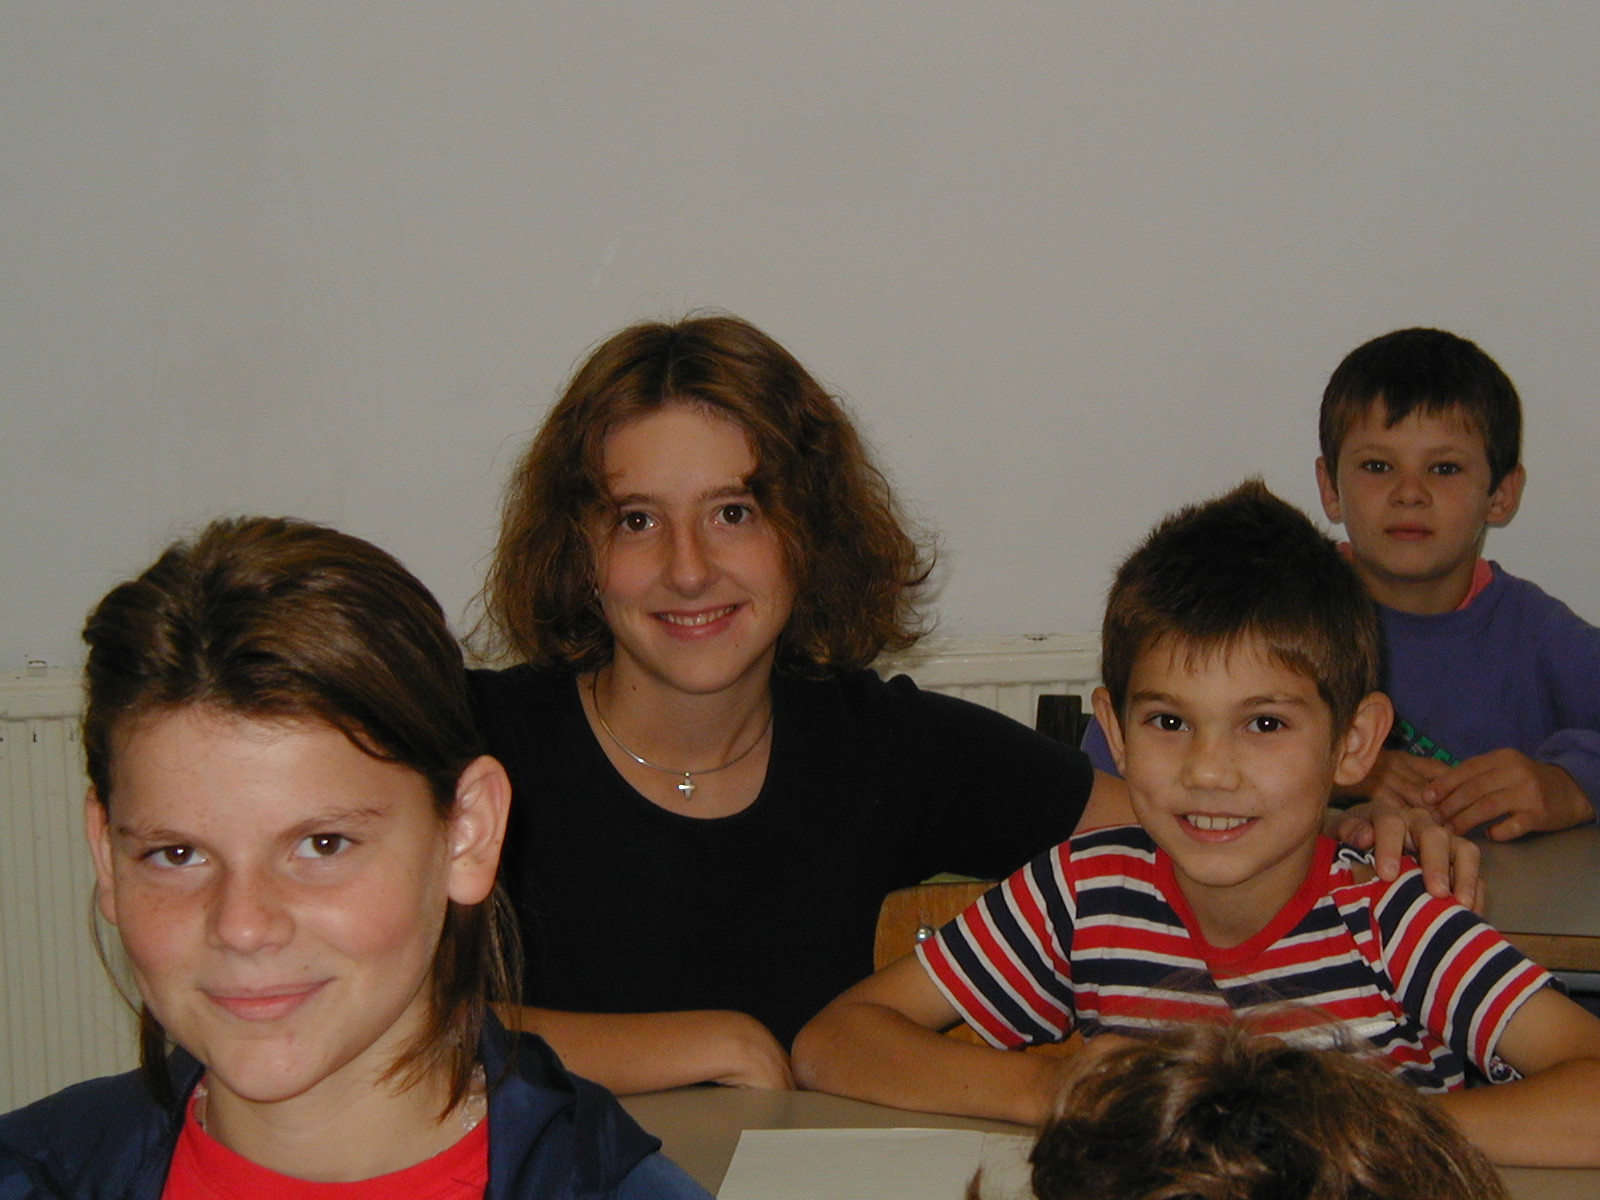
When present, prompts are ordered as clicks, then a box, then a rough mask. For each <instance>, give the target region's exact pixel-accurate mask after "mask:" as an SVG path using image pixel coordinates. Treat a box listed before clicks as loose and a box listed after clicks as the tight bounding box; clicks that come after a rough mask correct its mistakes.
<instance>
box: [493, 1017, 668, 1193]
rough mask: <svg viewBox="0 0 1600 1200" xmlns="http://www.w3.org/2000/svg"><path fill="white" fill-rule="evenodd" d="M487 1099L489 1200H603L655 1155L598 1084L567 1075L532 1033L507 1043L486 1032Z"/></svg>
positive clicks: (656, 1144)
mask: <svg viewBox="0 0 1600 1200" xmlns="http://www.w3.org/2000/svg"><path fill="white" fill-rule="evenodd" d="M483 1060H484V1070H485V1071H486V1073H487V1074H488V1076H489V1079H490V1081H491V1091H490V1097H489V1122H490V1131H491V1135H492V1136H491V1140H490V1147H491V1149H490V1163H489V1175H490V1187H489V1191H488V1193H487V1195H488V1197H489V1200H502V1198H503V1200H509V1198H511V1197H521V1196H545V1195H561V1194H566V1191H567V1190H573V1191H576V1192H577V1193H579V1194H589V1193H590V1192H593V1193H598V1194H602V1195H604V1194H609V1193H610V1192H611V1191H612V1190H613V1189H616V1188H617V1187H618V1185H620V1184H621V1183H622V1182H623V1180H625V1179H626V1178H627V1177H628V1176H629V1174H630V1173H631V1172H632V1171H633V1170H634V1169H635V1168H636V1167H638V1166H639V1165H640V1164H641V1163H643V1162H645V1161H646V1160H647V1159H648V1158H650V1157H651V1156H652V1155H655V1154H657V1152H658V1151H659V1150H660V1149H661V1142H660V1140H659V1139H657V1138H655V1137H652V1136H651V1135H650V1134H648V1133H646V1132H645V1131H644V1130H643V1129H641V1128H640V1127H639V1125H638V1123H637V1122H635V1121H634V1119H633V1118H632V1117H630V1116H629V1115H628V1114H627V1113H626V1112H625V1111H624V1110H623V1108H622V1106H621V1105H620V1104H619V1103H618V1102H617V1099H616V1097H615V1096H613V1095H612V1094H611V1093H610V1092H608V1091H606V1090H605V1089H604V1088H602V1087H600V1086H599V1085H598V1084H595V1083H590V1082H589V1081H588V1080H587V1079H582V1078H579V1077H578V1076H576V1075H573V1074H571V1073H570V1072H569V1071H567V1070H566V1068H565V1067H563V1066H562V1065H561V1062H560V1060H559V1059H558V1058H557V1057H556V1055H555V1052H554V1051H553V1050H551V1049H550V1047H549V1046H548V1045H546V1044H545V1042H544V1041H543V1040H542V1039H541V1038H539V1037H537V1036H535V1035H532V1034H520V1035H517V1036H516V1037H515V1038H514V1039H513V1038H512V1037H510V1035H507V1034H506V1033H505V1031H504V1030H503V1029H501V1028H500V1027H499V1025H498V1023H495V1024H493V1025H492V1027H491V1028H489V1029H488V1030H486V1032H485V1036H484V1041H483Z"/></svg>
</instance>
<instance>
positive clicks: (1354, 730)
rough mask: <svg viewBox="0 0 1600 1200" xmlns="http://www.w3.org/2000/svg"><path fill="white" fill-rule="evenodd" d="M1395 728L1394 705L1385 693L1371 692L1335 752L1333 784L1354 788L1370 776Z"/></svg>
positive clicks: (1351, 721)
mask: <svg viewBox="0 0 1600 1200" xmlns="http://www.w3.org/2000/svg"><path fill="white" fill-rule="evenodd" d="M1393 725H1394V705H1393V704H1391V703H1390V702H1389V697H1387V696H1385V695H1384V694H1383V693H1382V692H1368V693H1367V695H1366V696H1364V697H1363V698H1362V700H1361V703H1360V704H1358V705H1356V715H1355V716H1354V717H1352V718H1350V728H1348V729H1346V730H1345V731H1344V736H1343V737H1341V738H1340V739H1339V745H1338V747H1337V748H1336V750H1335V758H1334V764H1333V782H1334V783H1336V784H1338V785H1339V786H1340V787H1353V786H1354V785H1355V784H1358V783H1360V782H1361V781H1362V780H1363V779H1365V778H1366V777H1367V773H1368V772H1369V771H1371V770H1372V764H1373V763H1375V762H1377V761H1378V751H1380V750H1382V749H1383V741H1384V739H1385V738H1387V737H1388V736H1389V729H1390V727H1391V726H1393Z"/></svg>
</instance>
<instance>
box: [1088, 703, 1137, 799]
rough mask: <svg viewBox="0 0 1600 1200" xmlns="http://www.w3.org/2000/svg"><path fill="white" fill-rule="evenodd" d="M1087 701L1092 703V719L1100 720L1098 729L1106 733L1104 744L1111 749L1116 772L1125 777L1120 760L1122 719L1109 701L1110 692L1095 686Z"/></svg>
mask: <svg viewBox="0 0 1600 1200" xmlns="http://www.w3.org/2000/svg"><path fill="white" fill-rule="evenodd" d="M1089 703H1091V704H1092V705H1094V719H1095V720H1096V721H1099V722H1100V731H1101V732H1102V733H1104V734H1105V735H1106V745H1107V746H1108V747H1110V749H1111V759H1112V761H1113V762H1115V763H1116V764H1117V774H1119V775H1122V776H1124V777H1126V775H1127V774H1128V769H1127V767H1125V766H1124V765H1123V761H1122V759H1123V740H1122V720H1121V718H1120V717H1118V716H1117V710H1116V707H1115V706H1114V705H1113V704H1112V703H1111V693H1110V692H1108V691H1106V689H1105V688H1103V687H1097V688H1095V690H1094V694H1093V695H1092V696H1090V697H1089Z"/></svg>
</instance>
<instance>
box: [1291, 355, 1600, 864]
mask: <svg viewBox="0 0 1600 1200" xmlns="http://www.w3.org/2000/svg"><path fill="white" fill-rule="evenodd" d="M1318 431H1319V435H1320V439H1321V445H1322V456H1321V457H1320V458H1318V459H1317V483H1318V486H1319V488H1320V489H1321V493H1322V506H1323V509H1324V510H1325V511H1326V513H1327V515H1328V519H1329V520H1331V521H1338V522H1342V523H1343V524H1344V527H1345V531H1346V533H1347V534H1348V536H1349V538H1350V557H1351V561H1352V562H1353V563H1354V565H1355V568H1356V572H1357V573H1358V574H1359V575H1360V577H1361V580H1362V582H1363V583H1365V584H1366V586H1367V590H1368V592H1369V593H1370V594H1371V595H1372V597H1373V599H1375V600H1376V601H1377V602H1378V615H1379V618H1380V620H1381V622H1382V626H1383V635H1384V654H1385V680H1384V682H1385V690H1386V691H1387V692H1388V693H1389V696H1390V698H1391V699H1392V700H1393V701H1394V706H1395V712H1396V716H1395V723H1394V729H1393V732H1392V733H1391V734H1390V738H1389V742H1388V748H1386V749H1385V750H1384V751H1383V753H1382V754H1380V756H1379V758H1378V761H1377V764H1376V765H1375V766H1374V767H1373V769H1372V772H1371V773H1370V774H1369V775H1368V776H1367V778H1366V779H1365V780H1364V781H1363V782H1362V783H1361V784H1359V785H1357V786H1356V787H1355V788H1353V789H1351V790H1352V791H1354V792H1356V793H1358V794H1361V795H1365V796H1368V797H1371V798H1373V799H1377V798H1380V797H1382V798H1387V799H1391V800H1397V801H1400V802H1403V803H1406V804H1411V805H1417V806H1422V807H1425V808H1428V809H1431V810H1432V812H1433V813H1434V815H1435V817H1436V818H1437V819H1438V820H1439V822H1440V823H1441V824H1445V825H1448V826H1449V827H1450V828H1451V829H1453V830H1455V831H1456V832H1457V833H1466V832H1467V831H1468V830H1471V829H1475V828H1477V827H1479V826H1482V825H1487V826H1488V834H1489V836H1490V837H1492V838H1495V839H1496V840H1500V841H1504V840H1508V839H1510V838H1514V837H1518V836H1520V835H1522V834H1524V833H1529V832H1532V831H1534V830H1546V829H1564V828H1567V827H1568V826H1572V825H1581V824H1585V823H1590V822H1593V821H1594V819H1595V804H1596V801H1597V800H1600V629H1596V628H1595V627H1594V626H1592V625H1589V624H1588V623H1587V622H1585V621H1583V620H1582V619H1581V618H1579V617H1578V616H1577V615H1576V614H1575V613H1573V612H1572V610H1571V609H1569V608H1568V607H1567V606H1566V605H1564V604H1562V603H1561V602H1560V601H1559V600H1556V599H1554V598H1553V597H1551V596H1548V595H1546V594H1545V593H1544V592H1543V591H1541V590H1540V589H1539V588H1538V587H1536V586H1534V585H1533V584H1531V583H1529V582H1527V581H1526V580H1522V579H1517V578H1515V577H1513V576H1511V575H1508V574H1507V573H1506V572H1505V571H1503V570H1501V569H1500V567H1499V566H1498V565H1497V564H1494V563H1490V562H1486V561H1484V560H1483V559H1482V558H1481V557H1480V555H1481V553H1482V550H1483V541H1484V536H1485V534H1486V533H1487V531H1488V529H1489V528H1490V527H1491V526H1501V525H1505V524H1507V523H1508V522H1509V521H1510V520H1511V518H1512V517H1513V516H1514V515H1516V511H1517V505H1518V503H1519V501H1520V500H1521V498H1522V485H1523V480H1524V473H1523V469H1522V465H1521V463H1520V462H1519V455H1520V451H1521V441H1522V411H1521V406H1520V403H1519V401H1518V399H1517V391H1516V388H1515V387H1513V386H1512V383H1511V380H1510V379H1508V378H1507V377H1506V375H1505V372H1503V371H1502V370H1501V369H1500V368H1499V366H1497V365H1496V364H1495V362H1494V360H1493V359H1491V358H1490V357H1489V356H1488V355H1487V354H1485V353H1484V352H1483V351H1482V350H1480V349H1479V348H1478V347H1477V346H1476V345H1475V344H1473V343H1472V342H1469V341H1467V340H1466V339H1465V338H1461V337H1457V336H1456V335H1454V334H1451V333H1446V332H1444V331H1443V330H1438V329H1401V330H1396V331H1395V332H1394V333H1389V334H1385V335H1384V336H1383V337H1379V338H1375V339H1373V340H1372V341H1370V342H1367V343H1366V344H1365V345H1362V346H1358V347H1357V348H1356V349H1355V350H1353V351H1351V352H1350V354H1349V355H1348V356H1346V358H1345V360H1344V361H1343V362H1342V363H1340V364H1339V367H1338V369H1337V370H1335V371H1334V373H1333V377H1332V378H1331V379H1330V380H1329V381H1328V387H1327V390H1326V391H1325V392H1324V393H1323V398H1322V412H1321V418H1320V421H1319V426H1318Z"/></svg>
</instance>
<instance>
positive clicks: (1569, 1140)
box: [1434, 987, 1600, 1167]
mask: <svg viewBox="0 0 1600 1200" xmlns="http://www.w3.org/2000/svg"><path fill="white" fill-rule="evenodd" d="M1496 1051H1497V1053H1498V1054H1499V1055H1500V1057H1502V1058H1504V1059H1505V1060H1506V1062H1508V1063H1510V1064H1511V1065H1512V1066H1514V1067H1516V1068H1517V1070H1518V1071H1520V1072H1521V1073H1522V1075H1523V1076H1524V1077H1523V1078H1522V1079H1520V1080H1517V1081H1516V1082H1514V1083H1502V1084H1494V1085H1491V1086H1487V1087H1476V1088H1471V1089H1468V1090H1466V1091H1459V1092H1449V1093H1446V1094H1445V1095H1442V1096H1436V1097H1434V1099H1435V1100H1436V1101H1437V1102H1438V1104H1439V1106H1440V1107H1441V1108H1443V1109H1444V1110H1445V1111H1446V1112H1448V1113H1449V1114H1450V1116H1451V1117H1453V1118H1454V1119H1455V1121H1456V1123H1457V1124H1459V1125H1460V1126H1461V1129H1462V1132H1464V1133H1465V1134H1466V1135H1467V1137H1468V1138H1469V1139H1471V1140H1472V1141H1473V1142H1474V1143H1476V1144H1477V1146H1478V1148H1479V1149H1481V1150H1482V1151H1483V1152H1484V1153H1485V1154H1487V1155H1488V1156H1489V1158H1490V1160H1491V1161H1492V1162H1496V1163H1499V1164H1500V1165H1501V1166H1513V1167H1595V1166H1600V1017H1596V1016H1594V1014H1592V1013H1589V1012H1586V1011H1585V1010H1584V1009H1582V1008H1580V1007H1579V1006H1578V1005H1577V1004H1575V1003H1573V1002H1572V1001H1571V1000H1569V999H1567V997H1565V996H1563V995H1562V994H1561V993H1560V992H1558V991H1556V990H1555V989H1554V988H1551V987H1545V988H1541V989H1540V990H1539V991H1537V992H1535V993H1534V994H1533V995H1532V996H1530V997H1528V1000H1527V1002H1526V1003H1525V1004H1523V1006H1522V1007H1521V1008H1519V1009H1518V1010H1517V1011H1516V1013H1515V1014H1514V1015H1513V1016H1512V1018H1511V1020H1510V1022H1509V1023H1508V1024H1507V1025H1506V1028H1505V1032H1504V1033H1502V1034H1501V1035H1500V1042H1499V1045H1498V1046H1497V1047H1496Z"/></svg>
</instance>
